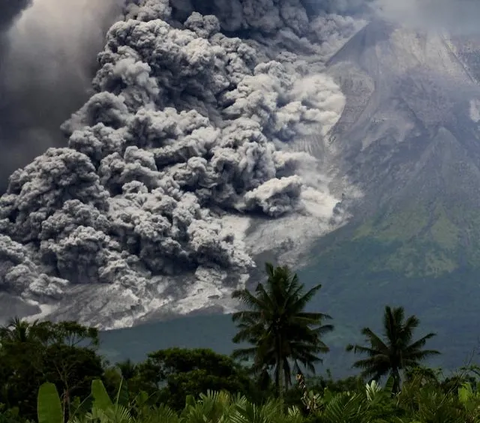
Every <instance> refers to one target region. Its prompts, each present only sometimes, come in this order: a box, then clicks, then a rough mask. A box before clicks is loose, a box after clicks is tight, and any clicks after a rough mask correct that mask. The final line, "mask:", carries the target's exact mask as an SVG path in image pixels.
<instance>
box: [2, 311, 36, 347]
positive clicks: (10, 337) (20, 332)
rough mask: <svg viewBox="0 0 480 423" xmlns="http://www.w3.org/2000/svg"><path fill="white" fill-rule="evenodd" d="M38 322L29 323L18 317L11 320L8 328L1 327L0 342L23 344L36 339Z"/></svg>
mask: <svg viewBox="0 0 480 423" xmlns="http://www.w3.org/2000/svg"><path fill="white" fill-rule="evenodd" d="M37 324H38V321H37V320H36V321H35V322H33V323H29V322H27V321H25V320H21V319H20V318H18V317H15V318H13V319H11V320H10V321H9V322H8V324H7V325H6V326H2V327H0V340H1V341H3V342H14V343H23V342H29V341H31V340H33V339H35V338H36V334H35V329H36V327H37Z"/></svg>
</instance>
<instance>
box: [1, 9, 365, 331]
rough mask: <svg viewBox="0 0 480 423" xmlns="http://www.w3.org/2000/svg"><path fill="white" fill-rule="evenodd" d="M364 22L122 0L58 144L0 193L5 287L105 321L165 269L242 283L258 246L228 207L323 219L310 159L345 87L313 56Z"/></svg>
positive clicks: (160, 289) (137, 307)
mask: <svg viewBox="0 0 480 423" xmlns="http://www.w3.org/2000/svg"><path fill="white" fill-rule="evenodd" d="M361 25H363V22H362V21H359V20H356V19H353V18H349V17H344V16H340V15H331V14H327V13H325V11H323V12H321V13H316V14H315V15H309V14H308V13H307V10H306V9H305V7H304V6H303V5H302V3H301V2H300V0H248V1H247V0H245V1H240V0H236V1H215V2H204V1H203V0H202V1H194V0H192V1H189V0H183V1H180V0H178V1H176V2H173V5H172V4H170V3H169V2H168V1H167V0H136V1H134V2H130V3H129V4H128V5H127V6H126V8H125V20H123V21H120V22H117V23H115V24H114V25H113V26H112V27H111V28H110V30H109V32H108V36H107V41H106V47H105V49H104V50H103V51H102V52H101V53H100V55H99V63H100V70H99V71H98V73H97V74H96V76H95V78H94V80H93V87H94V90H95V93H94V94H93V95H92V96H91V98H90V99H89V100H88V101H87V102H86V103H85V105H84V106H83V107H81V109H80V110H79V111H78V112H77V113H75V114H74V115H73V116H72V117H71V119H70V120H68V121H67V122H66V123H65V124H64V125H63V132H64V133H65V134H66V136H67V137H68V138H69V141H68V147H65V148H51V149H49V150H48V151H47V152H46V153H44V154H43V155H41V156H39V157H38V158H36V159H35V160H34V161H33V162H32V163H31V164H29V165H28V166H26V167H25V168H23V169H20V170H17V171H16V172H14V173H13V175H12V176H11V179H10V184H9V187H8V190H7V193H6V194H5V195H4V196H3V197H2V198H1V199H0V234H1V235H0V289H1V290H3V291H7V292H9V293H11V294H15V295H20V296H21V297H22V298H23V299H25V300H26V301H30V302H32V301H34V302H37V303H40V304H49V303H52V302H53V301H55V302H56V304H57V305H59V307H63V311H62V313H64V315H63V316H65V313H67V314H68V312H67V311H65V310H66V309H67V308H68V307H69V305H68V304H67V300H66V298H68V296H69V295H73V296H74V298H75V306H76V307H78V310H81V311H82V313H83V314H82V315H81V316H74V317H78V318H79V319H80V320H82V321H84V322H88V323H93V324H99V325H103V326H108V325H114V324H113V323H111V324H110V323H105V315H106V314H108V313H109V317H112V316H113V317H115V316H117V318H120V317H124V314H125V312H126V311H127V310H129V312H130V313H131V315H136V316H138V315H141V314H142V313H143V314H145V313H147V312H148V309H149V308H152V307H159V306H161V305H162V304H163V303H162V302H161V301H160V302H159V298H161V299H162V298H163V299H164V300H165V301H166V299H167V297H169V295H170V294H169V293H168V292H167V291H168V289H167V290H166V288H165V281H171V280H176V281H177V282H176V283H179V282H178V281H183V283H184V284H185V283H186V281H189V280H191V279H187V277H186V276H185V275H187V274H188V275H192V274H195V277H196V278H197V280H200V279H201V280H205V278H206V276H205V275H210V277H211V278H212V279H211V280H212V283H213V280H214V279H215V278H214V276H212V275H217V276H218V275H220V276H219V278H220V279H222V278H223V279H222V280H226V279H225V272H226V271H227V273H228V272H230V273H229V274H231V275H232V274H233V275H237V276H236V277H235V278H234V279H233V280H231V279H230V283H233V284H234V285H236V284H238V283H239V282H240V280H239V277H238V275H241V274H245V273H246V272H248V271H249V269H250V268H251V267H252V266H253V261H252V257H251V256H250V255H249V251H248V249H247V248H246V247H245V244H244V243H243V242H242V239H241V238H238V237H236V236H235V234H234V233H233V232H232V231H231V230H230V225H229V224H228V218H229V217H231V216H254V217H255V216H256V217H262V218H267V219H277V218H282V217H285V216H291V215H295V214H302V215H304V216H305V217H307V216H310V215H315V216H316V218H318V219H319V220H318V222H317V223H316V225H317V224H318V225H321V224H326V222H327V221H328V220H329V219H330V218H331V216H332V209H333V206H334V205H335V203H336V201H337V200H335V198H333V197H332V195H331V194H330V193H329V192H328V190H327V189H326V188H325V187H324V186H322V185H321V183H320V182H319V181H318V173H319V172H321V169H320V168H318V167H316V166H317V159H318V158H319V156H318V155H319V154H321V152H322V151H323V150H324V149H325V144H326V143H325V142H324V141H325V140H326V139H327V137H328V133H329V130H330V129H331V128H332V127H333V126H334V125H335V123H336V122H337V120H338V119H339V117H340V114H341V113H342V110H343V107H344V104H345V99H344V96H343V95H342V93H341V92H340V90H339V88H338V86H337V85H336V84H335V83H334V82H333V80H331V79H330V78H329V77H328V76H326V75H325V74H323V73H322V71H323V69H324V63H325V60H326V59H327V58H328V57H329V55H331V54H332V53H333V52H334V51H336V50H337V49H338V48H339V47H340V46H341V45H342V44H343V43H344V42H345V41H346V40H347V39H348V38H349V37H350V36H352V35H353V34H354V33H355V32H356V31H357V30H358V29H359V27H360V26H361ZM235 35H241V36H242V38H237V37H236V36H235ZM247 35H248V38H247V37H246V36H247ZM308 152H312V154H313V155H316V156H317V157H314V156H313V155H310V154H309V153H308ZM320 158H321V157H320ZM313 175H316V176H315V177H313ZM178 276H180V277H179V278H178ZM175 277H177V279H175ZM172 278H173V279H172ZM94 286H95V287H96V289H97V288H98V287H105V288H104V290H103V291H98V289H103V288H98V289H97V290H96V291H94V290H93V287H94ZM90 287H92V288H90ZM177 288H182V289H184V288H185V286H180V287H177ZM99 292H100V293H99ZM72 310H73V308H72ZM75 310H77V309H75ZM72 313H74V311H72ZM57 316H58V314H57ZM119 316H120V317H119ZM69 317H72V316H71V315H69ZM116 324H117V325H118V322H117V323H116Z"/></svg>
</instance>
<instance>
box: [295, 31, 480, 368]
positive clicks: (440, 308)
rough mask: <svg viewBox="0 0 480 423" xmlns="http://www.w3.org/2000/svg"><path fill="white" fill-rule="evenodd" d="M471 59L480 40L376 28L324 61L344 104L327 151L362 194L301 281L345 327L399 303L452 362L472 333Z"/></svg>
mask: <svg viewBox="0 0 480 423" xmlns="http://www.w3.org/2000/svg"><path fill="white" fill-rule="evenodd" d="M479 58H480V42H479V41H478V40H476V39H473V38H466V37H449V36H447V35H445V34H441V33H430V34H419V33H417V32H414V31H411V30H409V29H406V28H399V27H395V26H392V25H389V24H386V23H384V22H372V23H371V24H369V25H368V26H367V27H365V28H364V29H363V30H362V31H360V32H359V33H358V34H357V35H356V36H355V37H354V38H353V39H352V40H350V41H349V42H348V43H347V45H345V46H344V48H343V49H342V50H341V51H339V52H338V53H337V54H336V55H335V56H334V57H333V58H332V59H331V60H330V62H329V64H328V72H329V74H330V75H332V76H333V77H334V79H335V80H336V81H337V83H339V85H340V86H341V87H342V91H343V93H344V94H345V95H346V98H347V102H346V108H345V111H344V113H343V115H342V117H341V119H340V121H339V122H338V124H337V126H336V127H335V129H334V132H333V134H332V145H331V150H332V152H333V153H332V154H339V155H340V156H341V157H340V160H341V163H342V166H341V169H342V171H341V172H342V174H343V176H348V178H349V179H350V181H351V182H352V183H353V184H355V185H356V186H357V187H358V188H359V189H360V190H361V191H362V193H363V198H362V199H361V201H359V202H356V204H355V205H354V208H355V212H354V213H353V214H354V219H353V220H352V221H351V222H350V223H349V224H348V225H347V226H345V227H343V228H341V229H339V230H338V231H337V232H335V233H333V234H330V235H327V237H325V238H324V239H322V240H321V241H320V242H319V244H318V245H317V247H316V248H315V251H314V253H313V256H314V257H313V258H312V260H313V261H314V262H315V265H312V266H310V267H309V269H307V270H305V273H304V275H303V276H304V278H307V279H309V278H317V279H318V278H320V279H321V280H323V282H324V284H325V291H324V294H325V295H327V297H328V299H329V302H330V306H331V308H332V309H331V313H332V314H335V315H337V316H338V317H339V318H340V320H343V321H344V322H346V323H348V322H350V323H351V322H355V321H358V320H361V321H362V322H363V323H374V322H375V319H378V315H379V313H380V310H381V307H383V306H384V305H385V304H392V303H395V304H401V305H404V306H406V307H407V308H408V309H409V311H412V312H416V313H418V314H419V315H420V316H422V317H423V320H424V321H425V322H426V323H427V324H428V325H430V329H434V330H436V331H438V332H439V334H441V335H442V338H441V339H442V341H438V342H441V345H442V348H443V347H444V346H445V344H446V343H447V341H446V340H447V339H448V338H445V337H444V336H452V337H453V338H451V339H450V340H455V342H456V343H457V345H456V347H458V348H460V349H459V350H456V353H455V354H454V355H456V358H457V359H459V360H462V359H463V355H461V354H463V353H468V351H465V348H466V347H465V345H464V344H462V342H463V341H465V342H466V343H467V344H466V345H469V347H473V346H474V344H475V341H476V339H477V335H478V333H477V332H478V331H476V330H475V328H476V325H477V320H478V319H477V318H476V317H475V316H476V309H477V307H478V300H479V299H480V286H479V284H478V281H479V278H480V208H479V206H480V126H479V122H480V115H479V107H478V106H479V104H480V103H479V100H480V86H479V83H478V80H477V78H478V76H479V75H480V73H479V72H480V66H479ZM367 310H368V311H367ZM439 339H440V338H439ZM450 340H449V341H450ZM462 340H463V341H462ZM461 348H463V350H461ZM460 350H461V351H460ZM452 356H453V355H450V356H449V357H450V358H451V357H452Z"/></svg>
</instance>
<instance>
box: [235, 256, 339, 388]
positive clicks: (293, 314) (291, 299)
mask: <svg viewBox="0 0 480 423" xmlns="http://www.w3.org/2000/svg"><path fill="white" fill-rule="evenodd" d="M266 271H267V275H268V279H267V282H266V285H263V284H261V283H260V284H259V285H258V286H257V289H256V291H255V293H252V292H250V291H249V290H247V289H242V290H238V291H235V292H234V294H233V298H236V299H239V300H240V301H241V302H242V303H243V304H244V305H246V308H247V310H244V311H240V312H237V313H235V314H234V315H233V321H234V322H236V323H237V327H238V329H239V332H238V333H237V335H236V336H235V337H234V338H233V342H235V343H241V342H248V343H250V344H252V346H251V347H249V348H243V349H238V350H236V351H234V353H233V356H234V358H239V359H251V360H253V365H252V370H253V371H254V372H255V373H256V374H258V375H263V376H264V375H265V374H267V373H268V374H270V372H271V371H272V370H273V373H274V381H275V387H276V390H277V392H278V393H279V394H281V393H282V389H283V386H285V387H288V386H290V385H291V383H292V365H293V366H294V370H295V371H296V372H297V373H301V370H300V365H302V366H303V367H305V368H306V369H307V370H309V371H312V372H314V371H315V368H314V363H317V362H321V361H322V360H321V359H320V358H319V357H318V354H319V353H326V352H328V351H329V349H328V347H327V346H326V345H325V343H324V342H323V341H322V337H323V335H325V334H326V333H328V332H330V331H332V330H333V326H332V325H323V324H322V323H323V321H324V320H327V319H331V317H330V316H328V315H326V314H323V313H309V312H306V311H305V307H306V305H307V304H308V303H309V302H310V301H311V299H312V298H313V297H314V295H315V294H316V293H317V292H318V291H319V290H320V288H321V285H317V286H315V287H313V288H312V289H310V290H309V291H308V292H304V285H303V284H301V283H300V282H299V280H298V276H297V275H296V274H293V273H292V272H291V271H290V270H289V269H288V267H286V266H285V267H274V266H273V265H272V264H270V263H267V264H266Z"/></svg>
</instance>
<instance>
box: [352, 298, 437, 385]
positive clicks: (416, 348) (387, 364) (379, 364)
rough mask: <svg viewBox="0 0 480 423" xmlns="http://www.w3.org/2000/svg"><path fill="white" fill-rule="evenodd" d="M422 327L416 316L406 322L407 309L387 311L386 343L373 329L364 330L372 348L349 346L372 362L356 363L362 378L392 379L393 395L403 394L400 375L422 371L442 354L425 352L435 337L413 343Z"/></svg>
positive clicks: (432, 351)
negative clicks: (427, 361)
mask: <svg viewBox="0 0 480 423" xmlns="http://www.w3.org/2000/svg"><path fill="white" fill-rule="evenodd" d="M419 324H420V320H419V319H418V318H417V317H416V316H414V315H413V316H410V317H409V318H408V319H406V320H405V311H404V309H403V307H397V308H395V307H394V308H391V307H389V306H387V307H385V313H384V316H383V331H384V339H385V340H384V341H383V340H382V339H381V338H380V337H379V336H378V335H376V334H375V333H374V332H373V331H372V330H371V329H370V328H364V329H362V334H363V335H364V336H365V339H366V341H367V342H368V344H369V346H362V345H348V346H347V351H353V352H354V353H360V354H366V355H367V357H368V358H365V359H363V360H359V361H357V362H355V363H354V365H353V366H354V367H356V368H358V369H362V370H363V371H362V376H364V377H368V378H371V379H375V380H378V379H380V378H381V377H382V376H386V375H391V376H392V377H393V380H394V385H393V391H394V392H398V391H399V390H400V383H401V375H400V372H401V371H402V370H405V369H409V368H413V367H419V366H420V363H421V362H422V361H423V360H425V359H427V358H428V357H431V356H433V355H437V354H440V353H439V352H438V351H435V350H424V349H423V347H424V346H425V344H426V342H427V341H428V340H429V339H430V338H433V337H434V336H435V334H434V333H429V334H427V335H425V336H424V337H423V338H420V339H418V340H417V341H413V342H412V338H413V332H414V331H415V329H416V328H417V327H418V325H419Z"/></svg>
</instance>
